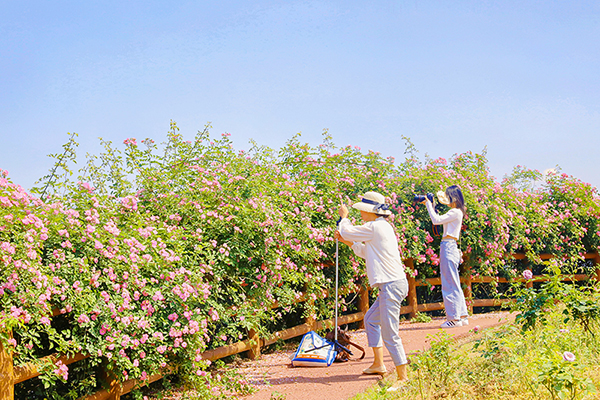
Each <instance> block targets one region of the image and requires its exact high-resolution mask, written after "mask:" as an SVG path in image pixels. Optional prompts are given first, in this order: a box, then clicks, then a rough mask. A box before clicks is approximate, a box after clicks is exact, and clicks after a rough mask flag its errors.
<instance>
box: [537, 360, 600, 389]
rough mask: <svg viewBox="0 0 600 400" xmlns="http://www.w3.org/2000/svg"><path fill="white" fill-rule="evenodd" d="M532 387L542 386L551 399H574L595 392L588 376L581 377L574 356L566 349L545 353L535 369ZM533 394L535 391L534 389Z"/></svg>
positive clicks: (581, 374)
mask: <svg viewBox="0 0 600 400" xmlns="http://www.w3.org/2000/svg"><path fill="white" fill-rule="evenodd" d="M536 373H537V376H535V377H534V379H533V387H539V386H543V387H544V388H546V389H547V390H548V392H550V395H551V396H552V400H555V399H560V400H563V399H569V400H575V399H579V398H582V397H583V396H585V395H588V394H592V393H596V387H595V386H594V384H593V382H592V380H591V379H590V378H585V377H583V373H582V368H581V366H580V365H579V364H578V363H577V360H576V356H575V355H574V354H573V353H571V352H568V351H565V352H563V353H562V355H561V354H560V353H558V352H553V353H550V354H546V355H545V356H544V357H543V358H542V360H541V363H540V364H539V366H538V368H537V370H536ZM534 395H537V393H536V392H535V391H534Z"/></svg>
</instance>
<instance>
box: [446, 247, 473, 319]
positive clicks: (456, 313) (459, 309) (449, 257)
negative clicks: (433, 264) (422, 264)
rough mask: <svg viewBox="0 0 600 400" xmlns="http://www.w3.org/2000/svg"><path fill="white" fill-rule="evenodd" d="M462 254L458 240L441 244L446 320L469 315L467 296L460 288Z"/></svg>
mask: <svg viewBox="0 0 600 400" xmlns="http://www.w3.org/2000/svg"><path fill="white" fill-rule="evenodd" d="M459 265H460V252H459V251H458V245H457V244H456V240H442V243H441V244H440V278H441V279H442V296H444V308H445V309H446V318H448V319H454V320H458V319H460V317H463V316H465V315H469V312H468V311H467V303H466V301H465V295H464V293H463V291H462V287H461V286H460V274H459V272H458V266H459Z"/></svg>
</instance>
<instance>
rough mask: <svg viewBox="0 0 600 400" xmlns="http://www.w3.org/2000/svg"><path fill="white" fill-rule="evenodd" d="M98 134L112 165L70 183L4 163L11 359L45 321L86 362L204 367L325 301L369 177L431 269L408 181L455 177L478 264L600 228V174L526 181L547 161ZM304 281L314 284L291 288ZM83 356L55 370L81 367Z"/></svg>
mask: <svg viewBox="0 0 600 400" xmlns="http://www.w3.org/2000/svg"><path fill="white" fill-rule="evenodd" d="M104 144H105V146H107V150H106V152H105V153H103V154H102V155H101V158H102V159H103V160H105V161H106V162H105V165H107V167H105V168H104V169H103V168H101V167H96V166H94V165H93V164H88V165H87V167H85V168H83V169H82V170H81V171H80V174H83V176H80V177H78V178H77V180H76V181H73V182H71V181H70V180H68V179H67V178H66V177H68V176H70V175H71V174H70V173H69V172H70V171H67V170H65V171H63V173H60V171H58V173H57V175H56V176H59V177H61V178H60V180H56V181H52V182H49V183H50V185H49V189H50V190H49V192H48V193H46V192H43V191H42V190H39V189H34V190H33V191H32V192H31V193H29V192H27V191H25V190H24V189H23V188H21V187H20V186H18V185H16V184H14V183H12V182H11V181H10V180H9V179H8V177H7V174H5V173H2V174H0V263H1V265H2V268H1V270H0V304H1V308H0V330H3V331H6V330H12V331H13V333H14V335H15V340H16V344H15V353H14V355H15V362H16V363H17V364H23V363H26V362H30V361H33V360H36V359H37V358H39V357H40V355H41V354H42V353H43V349H41V348H40V346H41V343H42V341H41V339H40V337H41V336H40V335H42V336H43V337H44V338H46V339H44V340H48V341H50V342H51V343H52V345H53V347H54V348H56V349H60V351H62V352H64V353H67V352H71V353H76V352H83V353H85V354H90V355H91V357H90V358H89V359H88V360H86V361H85V362H86V363H88V364H87V365H88V366H89V367H90V368H93V367H94V366H95V365H97V364H100V363H109V364H110V365H111V368H112V369H113V371H114V372H115V375H116V376H118V377H122V378H121V379H144V378H145V377H148V376H152V375H153V374H155V373H157V372H159V371H160V370H161V368H164V366H166V365H169V364H177V365H180V366H181V371H182V373H189V375H193V376H196V377H197V378H198V379H209V377H210V374H206V373H205V372H204V370H205V369H206V367H207V366H208V365H209V364H210V363H209V362H208V361H207V360H204V359H202V357H200V356H199V355H200V354H201V353H202V352H203V351H205V350H207V349H210V348H215V347H218V346H221V345H223V344H228V343H232V342H234V341H237V340H239V339H240V338H246V337H247V334H248V330H250V329H253V328H254V329H255V330H259V328H261V327H263V326H265V325H266V324H269V325H271V326H284V325H285V324H292V325H297V324H298V323H301V321H300V320H301V319H302V318H303V317H307V316H313V317H315V318H325V317H329V316H330V315H331V312H332V311H331V310H332V305H333V302H332V299H331V298H327V297H326V293H327V292H328V291H331V289H332V288H333V285H334V284H335V282H334V271H333V270H332V268H330V266H331V265H332V263H333V262H334V249H335V247H334V246H335V242H334V240H333V233H334V230H335V220H336V219H337V207H338V205H339V202H340V199H350V200H347V201H349V202H353V201H355V200H357V195H359V194H361V193H363V192H366V191H368V190H378V191H380V192H382V193H384V194H385V195H387V196H388V202H389V205H390V208H391V209H392V211H393V212H394V215H393V216H391V217H390V219H389V221H390V222H391V223H392V225H393V226H394V228H395V230H396V233H397V236H398V239H399V245H400V250H401V252H402V254H403V256H404V257H406V258H408V257H410V258H413V259H414V260H415V269H414V270H413V271H410V273H411V274H412V275H413V276H418V278H419V279H421V278H428V277H433V276H436V273H437V268H438V264H439V258H438V254H439V243H440V238H439V237H437V236H433V235H432V233H431V227H430V223H429V219H428V217H427V213H426V210H425V209H424V207H423V206H422V205H415V204H413V203H412V201H411V200H412V197H413V194H414V193H426V192H433V193H435V192H437V191H438V190H443V189H445V187H447V186H449V185H451V184H458V185H460V186H461V187H462V189H463V193H464V194H465V198H466V201H467V217H466V218H465V221H464V226H465V230H464V231H463V234H462V240H461V247H462V249H463V252H464V254H465V256H466V262H465V263H466V264H467V266H468V267H470V268H471V271H472V273H473V274H474V275H492V276H495V275H502V274H504V275H508V276H511V277H517V275H518V274H519V273H520V271H519V266H518V265H516V266H514V268H510V269H509V270H506V268H505V265H506V258H505V255H506V254H512V253H515V252H524V253H526V254H527V255H528V256H529V257H531V258H532V259H534V260H536V259H537V258H536V257H537V255H538V254H539V253H544V252H547V253H552V254H554V255H556V256H557V257H559V258H562V259H575V260H576V259H579V258H580V257H581V255H582V254H583V253H584V252H586V251H593V250H597V249H598V245H599V243H600V234H599V233H598V232H600V229H599V227H598V220H599V219H600V205H599V204H600V203H599V201H598V195H597V192H596V190H595V189H594V188H591V187H590V186H589V185H587V184H584V183H582V182H580V181H578V180H576V179H574V178H572V177H569V176H566V175H551V176H549V177H547V180H546V182H545V183H544V186H542V187H541V188H540V189H536V190H526V188H525V186H526V183H527V182H528V181H527V179H526V178H528V177H533V178H535V179H537V177H538V175H537V174H536V173H535V171H527V170H525V169H523V168H521V167H519V168H517V169H515V172H514V173H513V175H512V176H510V177H507V178H506V179H505V180H503V181H502V182H497V181H496V180H495V179H494V178H493V177H491V176H489V173H488V170H487V166H486V160H485V156H484V155H478V154H472V153H465V154H461V155H456V156H454V157H453V158H452V159H451V160H444V159H437V160H427V162H425V163H423V162H421V161H420V160H418V159H417V158H416V157H413V156H410V157H409V158H407V159H406V160H404V161H403V162H402V163H400V164H396V163H395V161H394V160H393V159H392V158H383V157H381V155H380V154H379V153H377V152H373V151H369V152H366V153H363V152H361V150H360V149H358V148H354V147H351V146H348V147H345V148H341V149H336V148H335V146H334V145H333V143H332V141H331V138H330V137H329V136H327V135H326V136H325V138H324V144H323V145H321V146H318V147H316V148H312V147H310V146H309V145H306V144H302V143H300V142H299V141H298V137H294V138H292V139H291V140H290V141H289V142H288V144H287V145H286V146H285V147H284V148H282V149H281V150H280V151H279V153H278V154H277V155H275V153H273V152H272V151H270V150H269V149H261V148H253V149H252V151H250V152H246V151H236V150H234V148H233V145H232V143H231V141H230V138H229V135H228V134H226V135H223V136H222V137H221V138H220V139H216V140H215V139H211V138H210V137H209V135H208V133H207V131H204V132H199V133H198V135H197V136H196V138H195V139H194V140H193V141H190V142H188V141H184V140H182V137H181V135H180V134H179V133H178V128H177V127H176V125H175V124H172V127H171V130H170V132H169V134H168V137H167V143H165V144H164V145H163V147H161V148H160V149H159V146H158V145H156V144H155V143H154V141H152V140H149V139H146V140H143V141H141V144H140V145H138V143H137V141H136V140H135V139H127V140H126V141H125V142H124V144H125V151H124V154H123V155H121V153H120V152H119V151H118V150H115V149H112V148H109V147H108V146H109V144H107V143H104ZM410 146H411V145H410V144H409V146H408V149H409V150H410V149H411V147H410ZM69 154H71V153H69ZM409 154H410V152H409ZM72 157H74V155H72ZM90 163H91V161H90ZM61 165H62V167H61V168H68V167H67V166H66V165H67V163H63V164H61ZM76 175H77V174H76V173H74V174H73V176H76ZM533 178H531V179H533ZM42 183H45V182H42ZM41 194H44V196H43V200H42V199H41V196H40V197H36V195H41ZM353 217H356V216H355V215H354V216H353ZM340 269H341V271H340V272H341V273H340V284H341V293H342V296H345V295H347V294H350V293H355V292H356V291H358V290H359V288H360V285H362V284H364V283H366V281H365V271H364V264H363V262H362V260H360V259H359V258H357V257H355V256H354V255H353V253H352V252H351V250H349V249H347V248H344V247H342V248H341V249H340ZM303 295H305V296H307V298H310V299H311V300H312V301H310V302H305V303H298V300H299V299H300V298H301V297H302V296H303ZM426 295H428V294H426ZM275 303H276V304H277V305H278V308H274V309H273V308H272V307H271V305H273V304H275ZM344 307H347V308H348V309H352V307H355V306H354V305H352V304H349V305H344ZM52 315H55V317H52ZM2 340H3V341H4V342H3V343H5V344H7V343H8V342H7V338H3V339H2ZM81 363H83V362H81ZM78 364H79V363H77V364H73V367H72V366H64V367H65V368H67V367H68V368H67V369H61V368H62V366H56V369H55V370H51V371H50V372H51V373H49V374H48V375H47V379H49V380H52V379H59V378H60V379H64V380H66V379H72V377H73V376H74V373H73V368H76V367H75V366H76V365H78ZM82 390H83V389H82Z"/></svg>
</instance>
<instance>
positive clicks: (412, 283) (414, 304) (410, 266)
mask: <svg viewBox="0 0 600 400" xmlns="http://www.w3.org/2000/svg"><path fill="white" fill-rule="evenodd" d="M404 265H405V266H406V270H407V271H410V272H411V273H412V271H413V270H414V269H415V265H414V263H413V259H412V258H407V259H406V260H404ZM407 297H408V305H409V307H410V308H411V311H410V313H409V316H410V318H414V317H416V316H417V308H418V306H419V303H418V301H417V281H416V279H415V278H414V277H413V276H412V275H409V276H408V296H407Z"/></svg>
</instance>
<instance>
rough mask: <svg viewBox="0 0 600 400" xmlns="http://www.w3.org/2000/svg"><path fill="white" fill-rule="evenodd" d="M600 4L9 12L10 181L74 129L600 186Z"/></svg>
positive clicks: (96, 4)
mask: <svg viewBox="0 0 600 400" xmlns="http://www.w3.org/2000/svg"><path fill="white" fill-rule="evenodd" d="M599 44H600V3H598V2H593V1H589V2H586V1H534V0H531V1H472V2H471V1H446V2H444V1H378V0H371V1H349V0H344V1H276V0H272V1H264V0H258V1H252V2H250V1H233V0H221V1H183V0H182V1H178V2H165V1H162V2H161V1H150V0H145V1H119V2H112V1H102V2H100V1H60V0H57V1H29V2H23V1H12V0H8V1H7V0H5V1H4V2H3V6H2V12H1V13H0V60H2V61H1V62H0V127H1V135H2V141H1V143H2V144H1V145H0V168H2V169H5V170H8V171H9V173H10V175H9V176H10V177H11V178H12V180H13V181H14V182H15V183H18V184H20V185H22V186H23V187H25V188H27V189H29V188H30V187H31V186H33V183H34V182H35V181H36V180H37V179H38V178H40V177H41V176H43V175H45V174H46V173H47V171H48V169H50V167H51V166H52V160H51V159H49V158H47V157H46V155H47V154H49V153H57V152H60V151H61V145H62V144H63V143H65V142H66V140H67V133H68V132H77V133H78V134H79V139H78V140H79V142H80V143H81V145H80V148H79V153H80V156H81V157H82V160H83V156H85V153H87V152H89V153H97V152H98V151H99V149H100V146H99V142H98V137H102V138H104V139H106V140H111V141H113V142H114V143H117V144H119V146H121V147H123V145H122V142H123V140H124V139H125V138H128V137H135V138H138V140H139V139H143V138H146V137H150V138H153V139H155V140H157V141H162V139H164V137H165V133H166V132H167V130H168V127H169V122H170V121H171V120H174V121H176V122H177V124H178V126H179V127H180V128H181V133H183V135H184V136H185V137H186V138H190V139H191V138H192V137H193V136H194V134H195V133H196V132H197V131H198V130H201V129H203V127H204V125H205V124H206V123H207V122H211V124H212V126H213V128H212V129H211V132H212V134H214V135H219V134H221V133H223V132H229V133H231V134H232V138H233V140H234V143H235V146H236V148H239V149H242V148H248V140H249V139H254V140H256V141H257V142H258V143H259V144H263V145H267V146H270V147H274V148H278V147H280V146H281V145H283V144H284V143H285V141H286V140H287V139H289V138H290V137H292V135H294V134H295V133H297V132H301V133H302V139H303V140H304V141H306V142H309V143H311V144H313V145H317V144H319V143H320V142H321V137H322V135H321V133H322V131H323V129H329V132H330V133H331V134H332V135H333V137H334V141H335V143H336V144H337V145H338V146H345V145H348V144H351V145H353V146H360V147H361V148H362V149H363V150H368V149H372V150H375V151H380V152H381V153H382V154H383V155H385V156H394V157H396V159H402V158H403V156H404V154H403V153H404V142H403V141H402V140H401V136H402V135H404V136H407V137H409V138H410V139H411V140H412V141H413V143H414V144H415V146H416V147H417V149H418V150H419V151H420V154H421V155H422V156H424V155H425V154H428V155H429V156H430V157H434V158H437V157H445V158H450V157H451V156H452V155H453V154H455V153H463V152H466V151H473V152H481V151H482V150H483V149H484V148H487V155H488V159H489V166H490V168H491V172H492V174H493V175H495V176H496V177H497V178H499V179H500V178H502V176H503V175H504V174H506V173H510V172H511V171H512V168H513V167H514V166H515V165H525V166H527V167H529V168H534V169H539V170H541V171H543V170H546V169H549V168H553V167H555V166H556V165H559V166H560V167H561V168H562V170H563V172H566V173H568V174H570V175H574V176H575V177H577V178H579V179H581V180H583V181H585V182H589V183H591V184H592V185H594V186H596V187H600V168H598V167H599V163H598V161H597V160H598V154H599V151H598V149H599V148H600V46H599Z"/></svg>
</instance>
